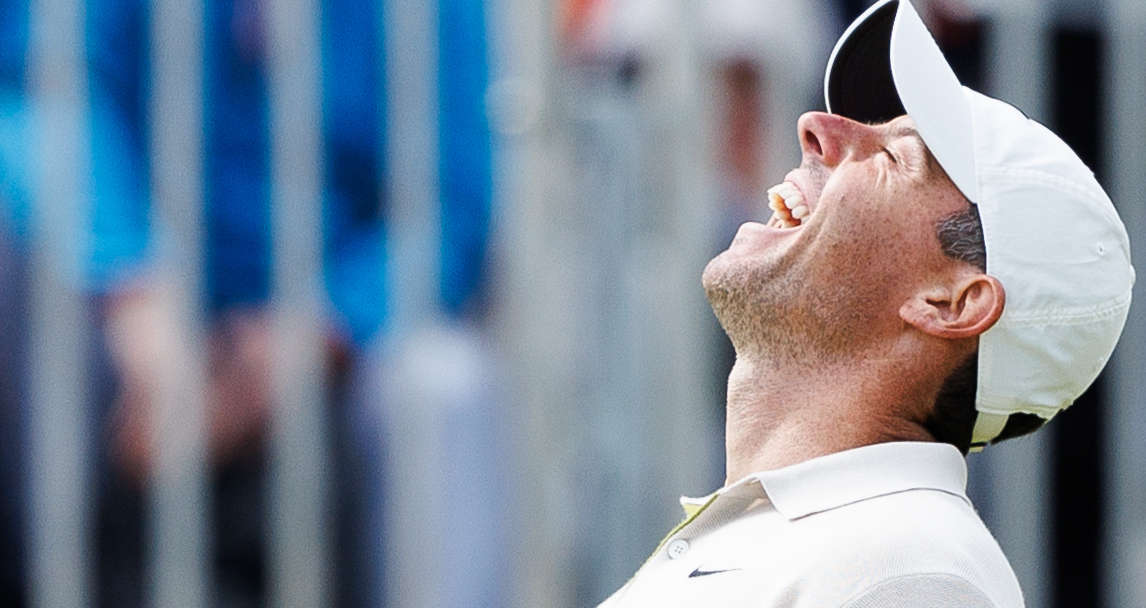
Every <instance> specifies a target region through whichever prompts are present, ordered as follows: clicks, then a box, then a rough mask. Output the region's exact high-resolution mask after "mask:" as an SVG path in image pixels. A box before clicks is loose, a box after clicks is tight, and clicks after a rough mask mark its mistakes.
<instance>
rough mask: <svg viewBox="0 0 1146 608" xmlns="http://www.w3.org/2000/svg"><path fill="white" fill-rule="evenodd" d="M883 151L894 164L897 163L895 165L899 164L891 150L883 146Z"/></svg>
mask: <svg viewBox="0 0 1146 608" xmlns="http://www.w3.org/2000/svg"><path fill="white" fill-rule="evenodd" d="M883 153H884V154H886V155H887V157H888V158H890V159H891V162H893V163H895V164H897V165H898V164H899V159H897V158H896V157H895V155H894V154H892V153H891V150H888V149H887V148H884V149H883Z"/></svg>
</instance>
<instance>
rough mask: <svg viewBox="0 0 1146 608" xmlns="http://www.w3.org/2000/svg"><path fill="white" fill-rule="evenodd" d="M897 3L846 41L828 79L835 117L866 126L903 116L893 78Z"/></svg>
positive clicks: (885, 7)
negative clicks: (893, 48)
mask: <svg viewBox="0 0 1146 608" xmlns="http://www.w3.org/2000/svg"><path fill="white" fill-rule="evenodd" d="M898 8H899V3H898V2H888V3H887V4H885V5H883V6H882V7H880V8H879V9H876V11H875V12H874V13H872V14H871V15H868V18H867V19H865V20H864V21H863V23H861V24H859V25H858V26H857V27H856V29H854V30H853V31H852V32H851V35H850V36H848V38H847V39H846V40H844V42H843V45H842V46H841V47H840V49H839V51H838V52H837V53H836V58H835V61H834V62H833V63H832V67H831V73H830V74H829V75H828V100H829V102H830V104H831V110H832V112H833V113H835V114H839V115H841V116H846V117H848V118H850V119H852V120H857V121H859V122H866V123H873V124H874V123H882V122H887V121H889V120H892V119H894V118H896V117H899V116H903V115H904V114H906V113H907V111H906V110H904V109H903V102H902V101H900V100H899V93H897V92H896V90H895V81H894V80H893V79H892V75H891V28H892V26H893V25H894V24H895V14H896V11H897V10H898Z"/></svg>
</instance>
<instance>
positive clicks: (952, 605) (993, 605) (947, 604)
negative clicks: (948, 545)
mask: <svg viewBox="0 0 1146 608" xmlns="http://www.w3.org/2000/svg"><path fill="white" fill-rule="evenodd" d="M890 606H928V607H929V608H1011V605H1003V604H999V603H997V602H995V601H994V600H992V599H991V598H990V597H989V596H988V595H987V594H986V593H985V592H984V591H983V589H981V588H980V587H979V586H978V585H975V584H974V583H971V582H970V581H968V580H966V579H964V578H961V577H959V576H955V575H953V574H946V573H924V574H907V575H903V576H897V577H894V578H890V579H887V580H884V581H880V582H879V583H876V584H875V585H872V586H870V587H868V588H866V589H863V590H862V591H860V592H859V593H858V594H856V595H855V596H854V597H852V598H851V599H849V600H848V601H847V602H846V603H845V604H844V605H843V608H888V607H890Z"/></svg>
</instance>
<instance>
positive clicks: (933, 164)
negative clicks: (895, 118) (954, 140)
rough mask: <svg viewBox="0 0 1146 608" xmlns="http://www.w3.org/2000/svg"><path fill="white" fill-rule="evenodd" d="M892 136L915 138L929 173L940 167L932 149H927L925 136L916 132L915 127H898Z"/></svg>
mask: <svg viewBox="0 0 1146 608" xmlns="http://www.w3.org/2000/svg"><path fill="white" fill-rule="evenodd" d="M891 136H892V137H895V138H900V137H910V138H913V139H914V140H915V142H916V144H917V145H918V146H919V153H920V154H921V155H922V156H923V159H924V166H925V168H926V169H927V170H928V171H933V170H934V169H935V168H937V167H938V165H939V162H938V160H936V158H935V155H934V154H932V153H931V148H929V147H927V142H925V141H923V136H922V135H920V134H919V131H918V130H916V128H915V127H913V126H911V125H903V126H900V127H896V128H895V130H894V131H892V132H891Z"/></svg>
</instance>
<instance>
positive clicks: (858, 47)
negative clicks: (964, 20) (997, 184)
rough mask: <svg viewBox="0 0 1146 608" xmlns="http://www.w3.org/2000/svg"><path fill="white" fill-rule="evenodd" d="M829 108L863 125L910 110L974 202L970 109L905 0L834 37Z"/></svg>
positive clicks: (871, 11) (885, 0) (881, 6)
mask: <svg viewBox="0 0 1146 608" xmlns="http://www.w3.org/2000/svg"><path fill="white" fill-rule="evenodd" d="M824 96H825V100H826V102H827V107H828V111H829V112H832V113H835V114H839V115H841V116H846V117H848V118H851V119H852V120H857V121H860V122H866V123H881V122H887V121H889V120H892V119H894V118H896V117H899V116H902V115H904V114H907V115H909V116H911V118H912V120H914V121H915V126H916V129H917V130H918V131H919V134H920V136H921V137H922V138H923V141H924V143H926V144H927V147H928V148H929V149H930V150H931V153H932V154H933V155H935V158H936V160H937V161H939V164H940V165H941V166H942V167H943V169H944V170H945V171H946V172H947V175H948V176H949V177H950V178H951V181H953V182H954V183H955V186H956V187H958V188H959V190H961V191H962V192H963V194H964V195H965V196H966V197H967V198H968V199H969V200H971V201H972V202H977V200H978V186H977V180H976V177H975V160H974V140H973V136H972V133H973V130H972V126H973V125H972V121H971V108H970V105H969V102H968V101H967V99H966V97H965V94H964V92H963V86H962V85H961V84H960V83H959V79H958V78H957V77H956V76H955V72H954V71H953V70H952V69H951V66H950V65H949V64H948V63H947V60H946V59H945V58H944V57H943V52H942V51H941V50H940V49H939V45H938V44H936V42H935V39H934V38H932V37H931V33H930V32H929V31H927V27H926V26H925V25H924V24H923V20H922V19H921V18H920V17H919V13H918V12H916V10H915V7H914V6H912V4H911V2H910V1H909V0H880V1H879V2H876V3H875V4H873V5H872V6H871V7H870V8H868V9H867V11H865V12H864V13H863V14H862V15H860V17H859V18H857V19H856V20H855V21H854V22H852V24H851V26H849V27H848V29H847V31H845V32H844V34H843V36H841V37H840V40H839V41H838V42H837V43H836V47H835V49H834V50H833V51H832V56H831V59H829V60H828V69H827V73H826V74H825V76H824Z"/></svg>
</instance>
